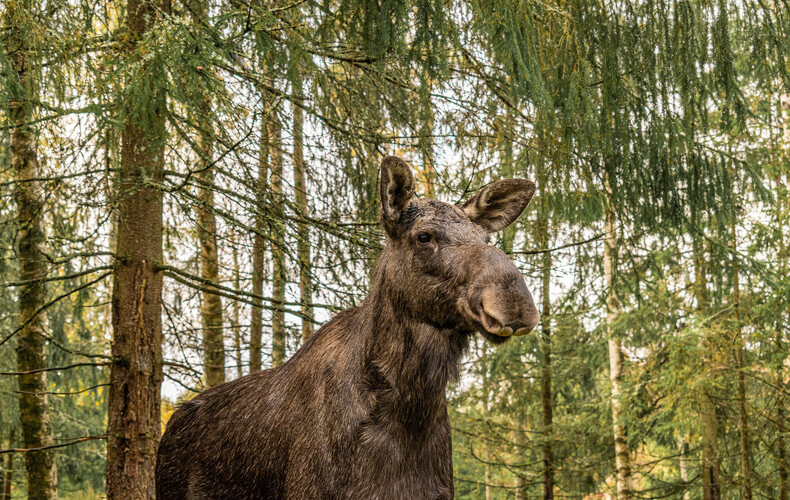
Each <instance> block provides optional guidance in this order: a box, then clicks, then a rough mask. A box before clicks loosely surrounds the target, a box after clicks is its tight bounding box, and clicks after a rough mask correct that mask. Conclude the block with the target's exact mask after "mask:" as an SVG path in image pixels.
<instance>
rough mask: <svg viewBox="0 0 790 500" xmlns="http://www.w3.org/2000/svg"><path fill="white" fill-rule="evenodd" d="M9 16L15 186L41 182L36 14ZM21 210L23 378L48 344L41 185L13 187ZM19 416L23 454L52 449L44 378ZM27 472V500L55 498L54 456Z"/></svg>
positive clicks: (42, 361)
mask: <svg viewBox="0 0 790 500" xmlns="http://www.w3.org/2000/svg"><path fill="white" fill-rule="evenodd" d="M9 6H10V7H9V9H8V10H7V11H6V16H7V19H6V23H7V24H6V26H7V29H8V30H9V35H10V36H9V38H10V39H11V40H12V44H13V45H14V46H15V47H16V50H14V51H12V52H11V54H10V58H11V65H12V68H13V71H14V74H15V75H14V76H16V78H17V82H18V86H13V85H12V86H11V88H12V89H13V90H12V93H11V95H9V110H8V114H9V121H10V123H11V124H12V127H11V164H12V166H13V169H14V176H15V179H16V180H17V181H20V180H23V179H35V178H38V177H39V171H38V158H37V156H36V136H35V131H34V130H33V129H32V128H31V126H30V122H31V121H32V120H33V106H32V103H31V102H30V100H29V97H30V96H31V95H35V94H36V92H35V91H31V89H30V86H31V85H33V84H34V81H33V75H31V72H30V71H31V67H30V61H29V59H28V56H29V55H30V51H29V50H28V48H27V34H26V33H24V32H23V31H22V29H21V26H22V25H23V22H22V21H20V20H19V19H18V18H22V17H24V16H25V15H27V14H28V13H29V12H30V11H32V9H33V6H32V4H31V3H30V2H29V1H23V2H12V3H11V4H9ZM14 199H15V200H16V206H17V241H18V244H19V247H18V253H17V256H18V259H19V279H20V280H21V281H26V282H30V283H29V284H27V285H23V286H21V287H19V296H18V297H19V298H18V300H19V324H20V326H22V329H21V330H20V331H19V333H18V335H17V345H16V362H17V369H18V370H19V371H22V372H25V371H30V370H38V369H41V368H46V366H47V361H46V342H45V336H44V315H43V313H41V312H40V309H41V308H42V307H43V306H44V305H45V304H46V303H47V294H46V286H45V284H44V283H42V282H40V281H35V280H41V279H44V278H46V275H47V259H46V257H45V255H44V252H43V250H44V242H45V240H46V235H45V233H44V228H43V220H42V219H43V217H42V214H43V212H44V210H43V209H44V203H43V202H42V200H41V187H40V185H39V183H38V182H17V183H16V184H15V185H14ZM18 382H19V413H20V419H21V427H22V429H21V430H22V445H23V446H24V447H25V448H39V447H42V446H50V445H52V443H53V440H52V428H51V426H50V417H49V404H48V400H47V395H46V394H45V393H44V392H45V391H46V390H47V383H46V372H38V373H29V374H26V375H20V376H19V379H18ZM25 467H26V469H27V485H28V498H30V499H53V498H57V467H56V464H55V453H54V452H53V451H52V450H44V451H38V452H30V453H26V454H25Z"/></svg>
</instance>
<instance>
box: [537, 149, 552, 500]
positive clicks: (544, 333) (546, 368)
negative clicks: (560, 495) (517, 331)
mask: <svg viewBox="0 0 790 500" xmlns="http://www.w3.org/2000/svg"><path fill="white" fill-rule="evenodd" d="M540 167H541V168H540V170H541V171H540V172H538V181H539V183H540V192H541V195H542V196H541V197H540V205H539V209H538V218H539V221H538V231H540V247H541V248H548V247H549V213H548V210H549V209H548V197H547V196H546V192H547V188H548V185H547V181H546V172H545V165H544V164H543V162H542V161H541V162H540ZM551 264H552V262H551V253H549V252H545V253H544V254H543V263H542V267H543V272H542V285H543V287H542V288H543V289H542V290H541V295H542V311H541V321H540V325H541V335H540V345H541V350H542V351H543V365H542V366H541V381H540V406H541V410H542V421H543V499H544V500H551V499H553V498H554V449H553V446H552V441H553V436H552V395H551Z"/></svg>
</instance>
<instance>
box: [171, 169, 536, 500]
mask: <svg viewBox="0 0 790 500" xmlns="http://www.w3.org/2000/svg"><path fill="white" fill-rule="evenodd" d="M380 193H381V207H380V208H381V225H382V227H383V229H384V230H385V232H386V234H387V242H386V245H385V247H384V250H383V251H382V254H381V258H380V260H379V263H378V267H377V269H376V272H375V275H374V278H373V281H372V283H371V287H370V294H369V295H368V296H367V298H366V299H365V301H364V302H363V303H362V305H361V306H359V307H356V308H353V309H349V310H346V311H343V312H341V313H339V314H338V315H337V316H335V317H334V318H333V319H332V320H330V321H329V322H328V323H326V324H325V325H324V326H323V327H322V328H321V329H319V330H318V331H317V332H316V333H315V334H314V335H313V336H312V337H311V338H310V339H309V340H308V341H307V342H306V343H305V344H304V345H303V346H302V347H301V348H300V349H299V350H298V351H297V352H296V353H295V354H294V356H293V357H292V358H291V359H290V360H289V361H288V362H286V363H285V364H283V365H282V366H278V367H276V368H272V369H270V370H265V371H258V372H254V373H251V374H250V375H248V376H246V377H242V378H240V379H238V380H234V381H232V382H228V383H225V384H221V385H218V386H215V387H212V388H211V389H209V390H206V391H205V392H203V393H201V394H200V395H198V396H197V397H195V398H194V399H192V400H190V401H187V402H185V403H183V404H181V405H180V407H179V408H178V410H177V411H176V412H175V413H174V414H173V416H172V418H171V419H170V421H169V422H168V425H167V430H166V431H165V434H164V436H163V437H162V440H161V442H160V444H159V450H158V454H157V463H156V493H157V498H158V499H160V500H174V499H200V500H207V499H223V500H230V499H293V500H297V499H298V500H305V499H324V498H326V499H359V500H363V499H364V500H372V499H378V500H389V499H392V500H410V499H449V498H452V497H453V483H452V474H453V467H452V450H451V435H450V422H449V419H448V416H447V401H446V397H445V388H446V386H447V383H448V382H449V381H450V380H452V379H453V378H455V377H457V375H458V369H459V364H460V361H461V358H462V357H463V355H464V353H465V352H466V350H467V348H468V345H469V339H470V338H471V336H472V335H474V334H475V332H480V333H481V334H482V335H483V336H484V337H485V338H486V339H487V340H489V341H490V342H493V343H495V344H500V343H502V342H505V341H507V340H508V339H509V338H510V337H511V336H514V335H525V334H527V333H529V332H530V331H532V329H533V328H535V326H536V325H537V323H538V320H539V315H538V311H537V308H536V307H535V304H534V302H533V299H532V295H531V294H530V292H529V289H528V288H527V285H526V283H525V281H524V278H523V276H522V275H521V273H520V272H519V270H518V268H516V266H515V264H513V262H512V261H511V260H510V259H509V258H508V257H507V256H506V255H505V254H504V253H503V252H502V251H500V250H499V249H497V248H496V247H494V246H492V245H490V244H489V234H490V233H494V232H496V231H500V230H502V229H503V228H505V227H506V226H508V225H509V224H511V223H512V222H513V221H515V220H516V219H517V218H518V217H519V215H521V213H522V212H523V211H524V209H525V208H526V206H527V204H528V203H529V202H530V200H531V199H532V196H533V195H534V194H535V184H534V183H533V182H531V181H528V180H525V179H505V180H500V181H497V182H494V183H492V184H489V185H488V186H486V187H485V188H483V189H482V190H481V191H480V192H478V193H477V194H476V195H475V196H473V197H472V198H471V199H469V200H468V201H466V202H465V203H463V204H462V205H457V206H456V205H450V204H447V203H442V202H440V201H437V200H433V199H417V198H414V177H413V174H412V171H411V168H410V167H409V166H408V165H407V164H406V163H405V162H404V161H403V160H401V159H400V158H397V157H392V156H390V157H387V158H384V160H383V161H382V164H381V184H380Z"/></svg>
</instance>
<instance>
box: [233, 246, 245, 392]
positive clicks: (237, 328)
mask: <svg viewBox="0 0 790 500" xmlns="http://www.w3.org/2000/svg"><path fill="white" fill-rule="evenodd" d="M231 244H232V245H233V288H234V289H235V290H241V280H240V277H239V246H238V241H237V238H236V234H234V235H233V237H232V238H231ZM231 328H233V349H234V351H235V355H236V378H237V379H239V378H241V377H242V376H243V373H242V369H241V364H242V363H241V358H242V356H241V325H240V324H239V301H238V300H234V301H233V316H232V317H231Z"/></svg>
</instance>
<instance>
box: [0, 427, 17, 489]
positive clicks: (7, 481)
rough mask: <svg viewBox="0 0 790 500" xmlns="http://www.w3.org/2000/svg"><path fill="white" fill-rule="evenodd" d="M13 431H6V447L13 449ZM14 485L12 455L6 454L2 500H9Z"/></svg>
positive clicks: (12, 429) (14, 437)
mask: <svg viewBox="0 0 790 500" xmlns="http://www.w3.org/2000/svg"><path fill="white" fill-rule="evenodd" d="M14 431H15V429H14V428H13V427H11V430H9V431H8V447H9V448H13V447H14V439H16V436H15V434H16V433H15V432H14ZM13 484H14V454H13V453H8V454H6V457H5V470H4V471H3V489H2V490H0V494H1V495H2V497H1V498H2V500H11V487H12V485H13Z"/></svg>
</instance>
